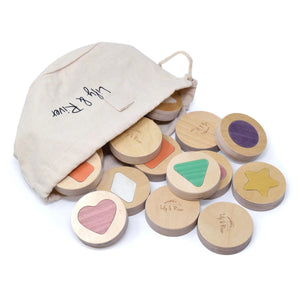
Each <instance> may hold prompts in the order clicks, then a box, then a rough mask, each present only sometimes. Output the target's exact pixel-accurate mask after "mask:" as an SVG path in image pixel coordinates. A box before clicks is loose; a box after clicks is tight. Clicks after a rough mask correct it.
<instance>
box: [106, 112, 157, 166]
mask: <svg viewBox="0 0 300 300" xmlns="http://www.w3.org/2000/svg"><path fill="white" fill-rule="evenodd" d="M161 142H162V133H161V130H160V128H159V127H158V126H157V125H156V124H155V123H154V122H153V121H152V120H150V119H148V118H142V119H140V120H139V121H138V122H137V123H135V124H134V125H133V126H132V127H130V128H129V129H127V130H126V131H124V132H123V133H122V134H120V135H119V136H117V137H116V138H115V139H113V140H112V141H110V143H109V146H110V150H111V152H112V153H113V155H114V156H116V157H117V158H118V159H119V160H121V161H122V162H125V163H128V164H143V163H146V162H148V161H150V160H151V159H153V158H154V157H155V156H156V155H157V154H158V153H159V151H160V147H161Z"/></svg>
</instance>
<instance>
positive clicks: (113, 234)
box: [72, 191, 128, 247]
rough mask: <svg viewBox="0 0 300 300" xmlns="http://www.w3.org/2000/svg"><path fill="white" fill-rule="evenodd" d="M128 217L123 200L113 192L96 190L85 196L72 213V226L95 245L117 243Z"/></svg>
mask: <svg viewBox="0 0 300 300" xmlns="http://www.w3.org/2000/svg"><path fill="white" fill-rule="evenodd" d="M127 222H128V217H127V211H126V208H125V206H124V204H123V201H122V200H121V199H120V198H119V197H118V196H116V195H115V194H113V193H110V192H104V191H96V192H91V193H89V194H86V195H85V196H83V197H82V198H81V199H80V200H79V201H78V202H77V203H76V205H75V207H74V209H73V213H72V228H73V230H74V232H75V234H76V235H77V236H78V237H79V239H80V240H81V241H82V242H84V243H85V244H87V245H89V246H93V247H105V246H109V245H111V244H113V243H115V242H116V241H117V240H119V239H120V238H121V236H122V235H123V234H124V233H125V230H126V227H127Z"/></svg>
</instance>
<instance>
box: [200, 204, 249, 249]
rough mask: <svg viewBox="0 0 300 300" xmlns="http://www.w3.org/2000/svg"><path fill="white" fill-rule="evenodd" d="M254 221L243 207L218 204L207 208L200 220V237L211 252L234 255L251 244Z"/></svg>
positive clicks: (201, 214)
mask: <svg viewBox="0 0 300 300" xmlns="http://www.w3.org/2000/svg"><path fill="white" fill-rule="evenodd" d="M252 232H253V221H252V218H251V216H250V215H249V213H248V212H247V211H246V210H245V209H244V208H242V207H241V206H239V205H237V204H234V203H230V202H217V203H213V204H211V205H209V206H207V207H206V208H205V209H204V210H203V211H202V212H201V213H200V216H199V219H198V236H199V239H200V241H201V242H202V243H203V245H204V246H205V247H207V248H208V249H209V250H211V251H213V252H216V253H219V254H234V253H237V252H239V251H241V250H243V249H244V248H245V247H246V246H247V245H248V244H249V242H250V240H251V237H252Z"/></svg>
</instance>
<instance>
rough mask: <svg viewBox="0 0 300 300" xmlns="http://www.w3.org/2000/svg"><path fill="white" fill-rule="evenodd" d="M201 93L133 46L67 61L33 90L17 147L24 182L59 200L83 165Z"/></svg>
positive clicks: (76, 54)
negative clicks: (173, 103) (58, 190)
mask: <svg viewBox="0 0 300 300" xmlns="http://www.w3.org/2000/svg"><path fill="white" fill-rule="evenodd" d="M195 88H196V81H195V80H192V79H190V78H189V79H187V78H184V77H183V78H178V77H175V76H173V75H172V74H170V73H168V72H167V71H165V70H164V69H163V68H162V67H161V66H159V65H158V64H156V63H155V62H153V61H152V60H151V59H149V58H148V57H147V56H145V55H144V54H142V53H141V52H139V51H138V50H137V49H136V48H134V47H132V46H129V45H123V44H116V43H104V42H101V43H98V44H94V45H89V46H86V47H83V48H80V49H77V50H75V51H73V52H70V53H69V54H66V55H65V56H63V57H61V58H60V59H58V60H57V61H55V62H54V63H53V64H51V65H50V66H49V67H48V68H46V69H45V70H44V72H42V73H41V74H40V75H39V77H38V78H37V79H36V80H35V81H34V82H33V84H32V85H31V87H30V89H29V91H28V95H27V98H26V101H25V104H24V107H23V111H22V114H21V118H20V121H19V125H18V129H17V134H16V139H15V145H14V155H15V156H16V158H17V159H18V160H19V164H20V168H21V171H22V173H23V175H24V178H25V179H26V181H27V182H28V184H29V185H30V186H31V187H32V189H33V190H34V191H35V192H36V193H37V194H38V195H39V196H40V197H42V198H44V199H47V200H51V199H54V198H56V195H55V193H53V188H54V187H55V186H56V184H57V183H58V182H59V181H61V180H62V179H63V178H64V177H65V176H67V175H68V174H69V173H70V172H71V171H72V170H73V169H74V168H76V167H77V166H78V165H79V164H80V163H82V162H83V161H85V160H86V159H88V158H89V157H90V156H91V155H93V154H94V153H95V152H96V151H97V150H98V149H99V148H101V147H102V146H104V145H105V144H106V143H107V142H109V141H110V140H112V139H113V138H115V137H116V136H118V135H119V134H121V133H122V132H123V131H125V130H126V129H128V128H129V127H130V126H132V125H133V124H134V123H136V122H137V121H138V120H139V119H141V118H142V117H143V116H145V115H146V114H147V113H149V112H150V111H151V110H153V109H154V108H155V107H156V106H157V105H159V104H160V103H161V102H163V101H164V100H165V99H166V98H168V97H169V96H170V95H172V94H173V93H174V91H181V92H182V93H183V94H182V95H187V96H186V97H187V98H186V99H190V100H191V99H192V98H193V97H191V95H194V93H195ZM189 89H191V90H189ZM190 93H191V94H190ZM190 100H188V101H187V102H189V101H190Z"/></svg>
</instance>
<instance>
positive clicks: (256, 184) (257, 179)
mask: <svg viewBox="0 0 300 300" xmlns="http://www.w3.org/2000/svg"><path fill="white" fill-rule="evenodd" d="M245 175H246V176H247V178H248V182H247V183H246V184H245V185H244V189H245V190H247V191H252V190H254V191H258V192H259V193H260V194H261V195H262V196H264V197H268V193H269V189H270V188H272V187H275V186H278V185H279V184H280V183H279V182H278V181H277V180H275V179H273V178H271V177H270V170H269V169H268V168H264V169H262V170H260V171H258V172H253V171H246V172H245Z"/></svg>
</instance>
